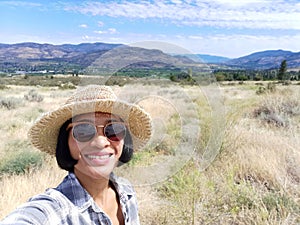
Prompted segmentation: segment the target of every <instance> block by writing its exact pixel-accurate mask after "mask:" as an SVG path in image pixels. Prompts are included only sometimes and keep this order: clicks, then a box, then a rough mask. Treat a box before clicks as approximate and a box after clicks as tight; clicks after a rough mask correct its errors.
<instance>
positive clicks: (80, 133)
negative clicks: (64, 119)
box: [67, 122, 126, 142]
mask: <svg viewBox="0 0 300 225" xmlns="http://www.w3.org/2000/svg"><path fill="white" fill-rule="evenodd" d="M98 127H101V128H103V130H102V132H103V134H104V136H105V137H106V138H107V139H108V140H109V141H112V142H117V141H121V140H123V139H124V138H125V135H126V126H125V124H124V123H122V122H111V123H107V124H105V125H95V124H93V123H89V122H74V123H70V124H69V125H68V127H67V131H68V130H69V129H70V128H72V135H73V137H74V138H75V140H77V141H79V142H88V141H90V140H92V139H93V138H94V137H95V136H96V135H97V128H98Z"/></svg>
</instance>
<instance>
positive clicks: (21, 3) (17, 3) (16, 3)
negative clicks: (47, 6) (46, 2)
mask: <svg viewBox="0 0 300 225" xmlns="http://www.w3.org/2000/svg"><path fill="white" fill-rule="evenodd" d="M0 5H10V6H16V7H40V6H42V4H40V3H35V2H25V1H1V2H0Z"/></svg>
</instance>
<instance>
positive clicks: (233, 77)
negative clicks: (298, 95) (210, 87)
mask: <svg viewBox="0 0 300 225" xmlns="http://www.w3.org/2000/svg"><path fill="white" fill-rule="evenodd" d="M213 73H214V75H215V77H216V79H217V81H246V80H254V81H263V80H279V81H291V80H300V70H299V71H288V65H287V61H286V60H283V61H282V62H281V64H280V67H279V69H265V70H249V69H247V70H246V69H245V70H242V69H240V70H233V69H232V70H230V69H223V70H215V71H214V72H213Z"/></svg>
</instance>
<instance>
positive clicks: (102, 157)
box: [86, 155, 110, 159]
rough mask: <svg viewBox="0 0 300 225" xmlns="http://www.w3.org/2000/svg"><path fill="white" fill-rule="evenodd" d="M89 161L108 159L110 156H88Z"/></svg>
mask: <svg viewBox="0 0 300 225" xmlns="http://www.w3.org/2000/svg"><path fill="white" fill-rule="evenodd" d="M86 157H87V158H89V159H108V158H109V157H110V155H87V156H86Z"/></svg>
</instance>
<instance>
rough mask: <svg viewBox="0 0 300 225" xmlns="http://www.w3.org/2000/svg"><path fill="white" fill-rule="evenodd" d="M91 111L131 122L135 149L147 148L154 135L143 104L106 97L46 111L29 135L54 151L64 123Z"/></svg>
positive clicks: (43, 149) (49, 150)
mask: <svg viewBox="0 0 300 225" xmlns="http://www.w3.org/2000/svg"><path fill="white" fill-rule="evenodd" d="M91 112H103V113H110V114H114V115H117V116H119V117H120V118H121V119H122V120H123V121H124V122H125V123H126V124H127V126H128V129H129V132H130V134H131V137H132V141H133V148H134V151H138V150H140V149H141V148H143V147H144V145H145V144H146V143H147V142H148V141H149V139H150V138H151V129H152V128H151V119H150V116H149V114H148V113H146V112H145V111H144V110H143V109H142V108H141V107H139V106H137V105H134V104H129V103H127V102H122V101H116V100H109V99H105V100H92V101H83V102H78V103H71V104H67V105H64V106H62V107H60V108H59V109H57V110H54V111H51V112H48V113H46V114H44V115H43V116H42V117H41V118H39V119H38V120H37V121H36V122H35V123H34V124H33V126H32V127H31V129H30V130H29V133H28V135H29V139H30V140H31V143H32V144H33V145H34V146H35V147H36V148H38V149H39V150H41V151H43V152H46V153H49V154H51V155H54V154H55V150H56V145H57V138H58V134H59V130H60V128H61V126H62V125H63V124H64V123H65V122H66V121H67V120H69V119H71V118H73V117H74V116H76V115H80V114H85V113H91Z"/></svg>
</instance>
